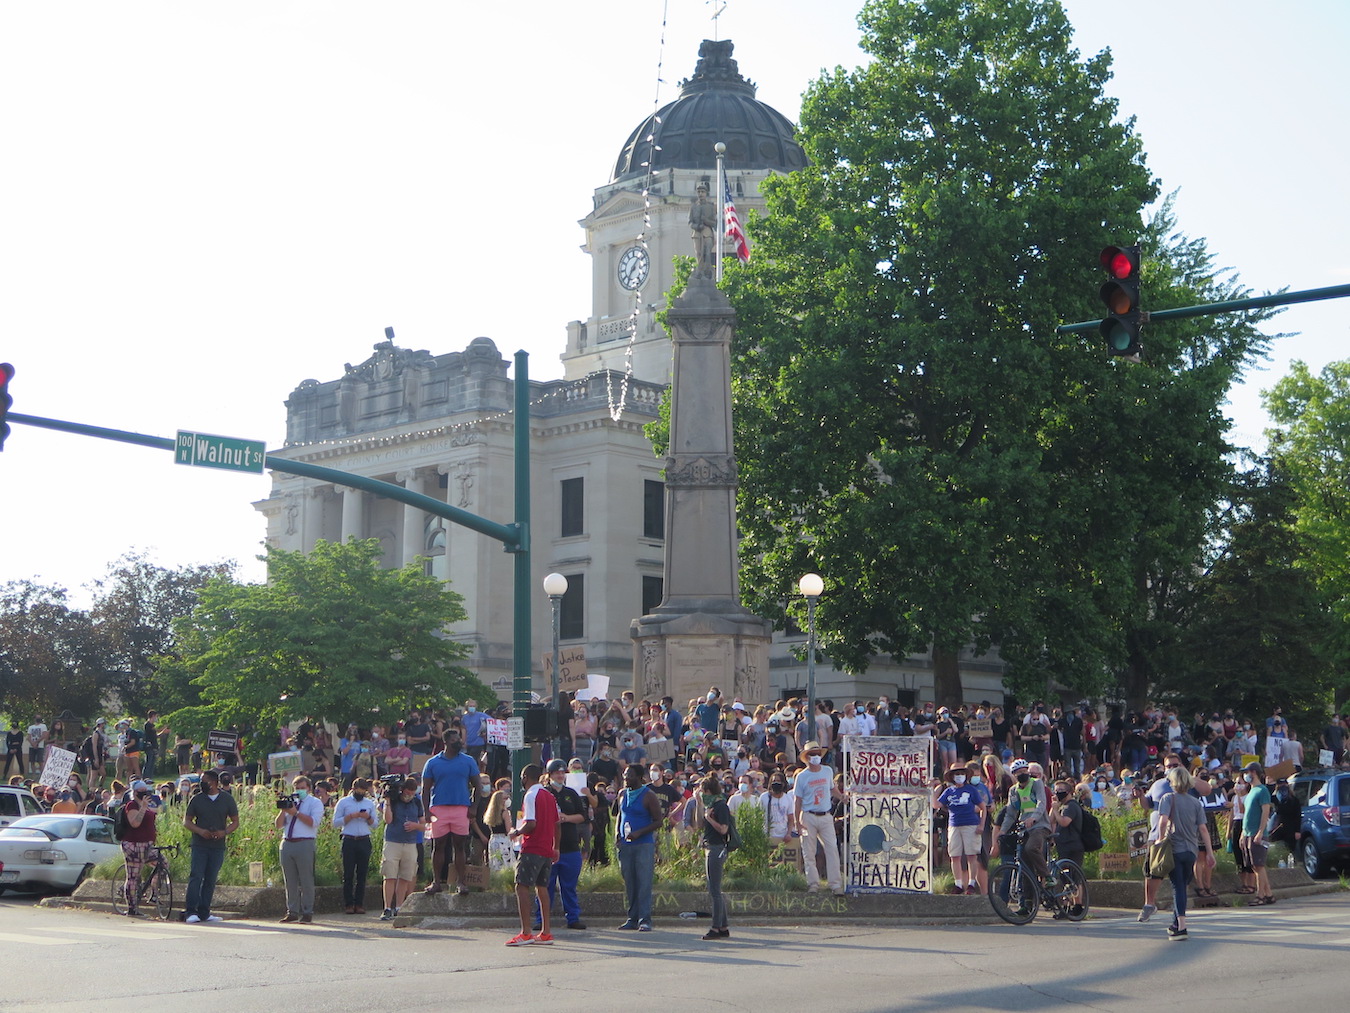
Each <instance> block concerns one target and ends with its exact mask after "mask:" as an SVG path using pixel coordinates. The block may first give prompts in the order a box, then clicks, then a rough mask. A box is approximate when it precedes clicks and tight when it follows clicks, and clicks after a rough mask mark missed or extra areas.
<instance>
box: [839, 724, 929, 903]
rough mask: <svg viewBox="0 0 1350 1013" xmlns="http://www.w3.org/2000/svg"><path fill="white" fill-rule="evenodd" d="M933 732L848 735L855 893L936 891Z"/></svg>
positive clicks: (851, 873) (847, 786)
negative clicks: (930, 781) (931, 779)
mask: <svg viewBox="0 0 1350 1013" xmlns="http://www.w3.org/2000/svg"><path fill="white" fill-rule="evenodd" d="M932 743H933V740H932V738H930V737H929V736H898V737H883V736H863V735H847V736H845V737H844V788H845V790H846V792H847V793H848V808H847V813H848V833H847V841H848V855H847V858H848V861H847V866H848V873H847V875H848V879H847V889H848V891H849V892H851V893H902V892H903V893H915V892H917V893H931V892H932V890H933V877H932V868H931V863H930V855H931V848H930V838H931V836H932V823H933V808H932V803H931V801H930V799H929V792H928V778H929V776H930V772H931V770H932V752H931V751H932Z"/></svg>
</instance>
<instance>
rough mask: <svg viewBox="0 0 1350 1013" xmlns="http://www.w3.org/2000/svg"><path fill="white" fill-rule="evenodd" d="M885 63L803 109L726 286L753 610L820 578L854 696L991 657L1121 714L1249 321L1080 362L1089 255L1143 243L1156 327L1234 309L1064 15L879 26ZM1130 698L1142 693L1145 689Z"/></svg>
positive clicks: (1176, 566)
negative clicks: (853, 675) (795, 136)
mask: <svg viewBox="0 0 1350 1013" xmlns="http://www.w3.org/2000/svg"><path fill="white" fill-rule="evenodd" d="M860 24H861V25H862V28H863V47H864V49H866V50H867V51H868V52H870V53H871V54H872V55H873V56H874V58H875V59H874V61H873V62H872V63H871V64H869V65H867V66H866V67H863V68H860V69H858V70H856V71H851V72H849V71H844V70H842V69H840V70H836V71H835V72H834V73H832V74H827V75H825V76H824V77H823V78H822V79H821V80H820V81H819V82H817V83H816V84H814V85H813V86H812V87H811V88H810V89H809V90H808V92H807V94H806V98H805V103H804V106H803V111H802V118H801V119H802V122H801V135H802V140H803V143H804V145H805V147H806V150H807V152H808V154H809V155H810V157H811V160H812V166H811V168H809V169H806V170H803V171H801V172H798V173H794V174H792V175H791V176H788V177H785V178H779V179H774V180H771V181H770V182H769V183H768V184H766V187H765V189H766V194H767V204H768V211H769V216H768V217H767V219H766V220H764V221H760V222H756V223H755V224H756V238H757V247H756V252H757V257H756V260H755V261H754V262H753V263H752V264H751V265H750V266H749V267H748V268H746V269H744V270H732V271H731V272H730V274H729V285H728V288H729V291H730V293H731V296H732V299H733V302H734V304H735V305H736V308H737V310H738V312H739V314H740V327H739V331H738V343H737V347H736V349H735V351H734V354H735V357H736V358H735V370H734V372H735V380H734V384H735V397H736V411H737V416H736V418H737V455H738V458H739V460H740V463H741V468H742V473H741V474H742V486H741V502H740V507H741V509H740V523H741V526H742V529H743V534H744V539H743V543H742V545H743V559H744V562H745V567H746V579H745V581H744V583H743V586H745V587H746V588H747V593H748V597H750V599H751V602H750V603H751V604H752V605H753V606H754V607H756V608H757V610H759V611H761V612H762V613H763V614H770V615H771V614H774V613H775V612H778V611H781V605H779V604H778V603H779V602H781V600H782V599H783V597H784V596H785V594H786V593H787V592H788V590H789V589H790V588H791V587H792V585H793V583H794V581H795V578H796V576H797V575H799V574H800V573H802V572H804V571H805V570H808V569H818V570H820V571H821V572H822V573H824V574H826V575H827V578H828V587H829V590H828V592H827V595H826V597H825V598H824V599H823V600H822V602H821V607H820V611H819V613H818V617H819V626H820V628H821V629H823V630H824V637H823V640H824V644H825V647H826V650H827V651H828V652H829V654H830V655H831V657H832V658H833V659H834V660H835V661H836V662H837V663H839V664H841V665H843V666H845V667H847V668H851V669H854V670H860V669H862V668H864V667H865V666H866V664H867V661H868V658H869V657H870V656H871V655H873V654H874V653H890V654H904V653H908V652H911V651H915V650H923V649H924V648H925V647H929V646H931V649H932V652H933V660H934V672H935V683H936V692H937V694H938V696H939V697H941V698H944V699H948V700H959V699H960V698H961V695H962V693H961V684H960V673H959V668H958V665H957V658H958V652H959V650H960V649H961V648H962V647H963V646H964V645H965V644H967V643H972V642H973V643H974V644H975V645H976V646H977V648H981V649H983V648H987V647H988V646H990V645H991V644H993V643H997V644H998V645H999V647H1000V650H1001V652H1002V655H1003V657H1004V659H1005V660H1006V661H1008V662H1009V665H1010V681H1011V684H1012V685H1013V687H1014V688H1017V689H1025V690H1027V691H1028V692H1031V691H1035V692H1042V691H1044V690H1045V688H1046V687H1047V685H1048V684H1049V683H1051V681H1052V680H1054V681H1056V682H1058V683H1059V684H1060V685H1062V686H1068V687H1072V688H1075V689H1079V690H1083V691H1093V690H1100V689H1102V688H1104V687H1106V686H1109V685H1111V684H1112V683H1114V682H1116V681H1117V671H1118V670H1120V669H1123V670H1124V672H1125V680H1124V681H1125V682H1126V683H1127V685H1128V688H1129V691H1130V693H1131V694H1132V695H1135V694H1140V695H1141V694H1142V693H1143V692H1145V691H1146V686H1147V682H1148V679H1149V678H1150V677H1151V675H1152V674H1153V671H1154V667H1152V666H1150V664H1149V657H1148V651H1149V650H1151V649H1153V646H1154V641H1155V640H1157V638H1158V637H1159V636H1160V635H1161V634H1160V630H1159V628H1158V627H1159V625H1160V624H1161V625H1165V624H1166V621H1167V620H1166V617H1165V616H1163V615H1162V614H1161V612H1160V610H1159V607H1158V602H1157V600H1156V598H1157V595H1158V592H1159V583H1158V581H1159V578H1160V577H1161V575H1164V574H1171V573H1174V572H1177V571H1178V570H1181V569H1184V567H1185V566H1186V565H1189V564H1190V563H1191V562H1193V561H1194V558H1195V553H1196V551H1197V546H1198V545H1199V544H1200V542H1201V541H1202V540H1203V536H1204V529H1205V523H1206V518H1207V515H1208V513H1209V511H1210V509H1211V507H1212V506H1213V504H1214V502H1215V501H1216V499H1217V498H1219V497H1221V496H1222V495H1223V494H1224V492H1225V491H1226V488H1227V487H1226V482H1227V481H1228V479H1229V478H1230V477H1231V466H1230V465H1229V464H1228V462H1227V461H1226V460H1225V454H1226V453H1227V452H1228V451H1229V450H1230V448H1229V446H1228V445H1227V443H1226V442H1225V440H1224V434H1225V433H1226V430H1227V428H1228V423H1227V421H1226V419H1224V417H1223V413H1222V411H1221V405H1222V403H1223V400H1224V397H1225V395H1226V392H1227V390H1228V387H1229V385H1230V384H1231V382H1232V380H1233V378H1234V377H1235V376H1236V375H1237V374H1238V373H1239V372H1240V370H1241V368H1242V366H1243V365H1244V364H1245V363H1247V362H1248V361H1250V359H1251V358H1252V357H1253V356H1254V355H1258V354H1259V353H1260V351H1261V348H1262V347H1263V342H1264V340H1265V339H1264V338H1263V337H1262V336H1261V335H1260V334H1259V332H1258V331H1257V330H1256V328H1255V326H1254V323H1255V320H1254V318H1246V319H1242V320H1237V321H1230V322H1227V323H1223V324H1219V323H1215V322H1213V321H1208V322H1196V321H1191V322H1189V323H1184V324H1181V325H1172V326H1168V327H1167V328H1163V327H1161V326H1159V327H1156V328H1154V329H1152V330H1150V332H1149V334H1148V336H1147V338H1146V355H1145V361H1144V362H1143V363H1139V364H1134V363H1128V362H1124V361H1122V360H1112V359H1110V357H1109V356H1108V355H1107V354H1106V353H1105V350H1104V348H1103V346H1102V344H1101V343H1100V342H1099V340H1098V339H1096V336H1095V335H1093V336H1089V337H1084V336H1079V335H1057V334H1056V333H1055V326H1056V325H1057V324H1058V323H1059V322H1061V321H1064V320H1080V319H1084V318H1090V317H1092V316H1098V315H1100V313H1099V312H1098V311H1099V309H1100V305H1099V304H1098V303H1097V302H1096V300H1095V299H1094V298H1093V294H1094V293H1095V291H1096V288H1097V286H1098V285H1099V283H1100V281H1101V280H1102V279H1101V278H1100V276H1099V271H1098V266H1097V264H1096V253H1097V251H1098V250H1100V249H1101V248H1102V247H1104V246H1106V245H1108V244H1110V243H1113V242H1114V243H1119V242H1126V241H1130V240H1133V239H1134V238H1136V237H1139V239H1140V241H1141V243H1142V245H1143V246H1144V248H1145V257H1146V271H1145V277H1144V281H1145V291H1146V295H1147V297H1148V299H1149V303H1148V304H1149V305H1150V306H1152V307H1160V306H1167V305H1184V304H1187V303H1189V302H1199V301H1205V300H1206V299H1210V298H1220V297H1225V296H1231V295H1235V294H1240V292H1239V290H1238V289H1237V287H1236V285H1235V284H1234V283H1233V282H1232V280H1231V279H1228V278H1225V277H1223V275H1222V272H1218V271H1216V270H1215V269H1214V267H1213V264H1212V262H1211V259H1210V257H1209V255H1208V253H1207V251H1206V250H1205V247H1204V244H1203V242H1200V241H1196V240H1190V239H1187V238H1186V237H1184V236H1181V235H1178V234H1177V233H1176V232H1175V224H1176V223H1175V220H1174V218H1173V216H1172V212H1171V206H1170V204H1169V203H1164V204H1163V205H1162V206H1161V207H1160V208H1159V210H1158V212H1157V213H1156V214H1155V215H1154V217H1153V219H1152V220H1151V221H1150V222H1148V223H1145V222H1144V221H1142V219H1141V214H1142V209H1143V208H1144V207H1145V205H1147V204H1148V203H1149V202H1150V201H1152V200H1153V199H1154V197H1155V196H1156V194H1157V190H1156V184H1155V181H1154V180H1152V179H1151V178H1150V176H1149V173H1148V171H1147V169H1146V167H1145V165H1144V159H1143V154H1142V149H1141V145H1140V141H1139V139H1138V137H1136V136H1135V134H1134V132H1133V123H1132V121H1131V122H1126V123H1121V122H1119V121H1118V119H1117V117H1116V106H1115V103H1114V102H1113V101H1112V100H1109V99H1108V98H1106V97H1105V95H1104V93H1103V85H1104V84H1105V82H1106V81H1107V80H1108V78H1109V68H1110V54H1109V53H1102V54H1099V55H1097V56H1095V57H1091V58H1089V59H1086V60H1083V59H1081V57H1080V55H1079V53H1078V52H1077V51H1076V50H1074V49H1073V47H1072V45H1071V41H1070V28H1069V25H1068V22H1067V20H1066V19H1065V16H1064V13H1063V11H1062V9H1061V8H1060V5H1059V4H1058V3H1057V2H1043V0H1011V2H1009V0H1003V2H993V0H935V2H930V3H915V2H904V0H874V2H872V3H869V4H867V5H866V7H865V8H864V9H863V12H862V14H861V15H860ZM1141 687H1143V688H1141Z"/></svg>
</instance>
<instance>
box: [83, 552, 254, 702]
mask: <svg viewBox="0 0 1350 1013" xmlns="http://www.w3.org/2000/svg"><path fill="white" fill-rule="evenodd" d="M233 569H234V566H233V564H232V563H213V564H205V565H198V566H186V567H180V568H178V569H167V568H165V567H161V566H155V565H154V564H153V563H151V562H150V561H149V560H148V559H146V557H145V555H144V553H132V554H128V555H125V556H123V557H122V558H121V559H119V560H117V561H116V562H115V563H113V564H112V565H111V566H110V567H109V568H108V573H107V575H106V576H105V577H104V578H103V579H102V580H100V581H97V582H96V583H95V585H94V595H95V597H94V605H93V608H92V609H91V610H90V618H91V619H92V621H93V623H94V626H95V628H96V629H97V630H98V633H99V635H100V637H101V638H102V640H103V643H104V649H105V651H106V663H105V664H106V668H107V671H108V686H107V688H108V689H109V690H111V691H112V692H113V693H115V694H116V696H117V697H118V699H119V701H120V705H121V707H122V708H123V709H124V710H125V711H126V712H127V713H130V714H144V713H145V711H146V710H147V709H149V708H150V707H152V706H155V705H159V704H161V701H159V700H158V699H157V696H158V691H157V689H156V687H155V672H156V670H157V662H156V659H158V658H162V657H174V656H176V655H177V644H176V641H175V634H174V622H175V621H176V620H178V619H180V618H182V617H183V616H187V615H189V614H190V613H191V612H192V609H193V608H194V607H195V606H196V604H197V599H198V595H199V594H200V592H201V589H202V588H203V587H204V586H205V585H206V583H207V581H208V580H210V579H212V578H213V577H225V576H228V575H229V574H230V573H231V572H233Z"/></svg>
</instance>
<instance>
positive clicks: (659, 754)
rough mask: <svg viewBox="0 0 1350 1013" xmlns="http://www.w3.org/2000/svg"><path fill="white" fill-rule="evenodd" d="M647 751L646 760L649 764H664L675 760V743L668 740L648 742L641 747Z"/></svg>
mask: <svg viewBox="0 0 1350 1013" xmlns="http://www.w3.org/2000/svg"><path fill="white" fill-rule="evenodd" d="M642 748H643V749H645V750H646V751H647V760H648V761H649V762H651V763H665V762H666V761H667V760H673V759H675V743H674V742H672V741H671V740H670V739H660V740H659V741H657V742H648V743H647V744H646V745H644V746H643V747H642Z"/></svg>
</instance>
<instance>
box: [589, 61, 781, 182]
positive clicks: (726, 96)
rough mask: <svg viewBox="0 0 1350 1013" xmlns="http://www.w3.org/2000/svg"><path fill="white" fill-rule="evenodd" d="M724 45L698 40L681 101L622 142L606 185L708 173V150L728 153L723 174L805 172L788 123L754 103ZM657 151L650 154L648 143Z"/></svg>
mask: <svg viewBox="0 0 1350 1013" xmlns="http://www.w3.org/2000/svg"><path fill="white" fill-rule="evenodd" d="M733 48H734V47H733V46H732V43H731V41H730V40H729V39H728V40H722V41H720V42H714V41H712V40H711V39H704V40H703V43H702V44H701V45H700V46H699V47H698V66H697V67H695V68H694V76H693V77H691V78H689V79H688V80H686V81H682V82H681V83H680V97H679V98H678V99H676V100H675V101H674V102H671V103H670V104H668V105H666V106H663V107H662V108H661V109H660V110H658V111H657V113H656V114H655V115H654V116H649V117H647V118H646V119H645V120H643V121H642V123H640V124H639V125H638V127H637V129H636V130H634V131H633V132H632V133H631V134H629V135H628V140H627V141H625V142H624V146H623V150H622V151H620V152H619V157H618V159H617V160H616V161H615V163H614V172H613V174H612V175H611V177H610V182H611V183H617V182H619V181H620V180H625V179H633V178H635V177H637V176H643V175H646V173H647V169H648V166H646V165H644V164H643V163H644V162H647V161H650V162H651V168H652V169H653V170H661V169H713V168H715V167H716V165H717V155H716V153H715V152H714V151H713V145H714V144H716V143H717V142H718V141H721V142H723V143H724V144H726V146H727V150H726V156H725V161H724V164H725V165H726V167H727V168H728V169H776V170H778V171H779V172H791V171H792V170H794V169H801V168H805V166H806V153H805V152H803V151H802V149H801V146H800V145H799V144H797V142H796V141H795V140H793V137H792V135H793V126H792V123H791V122H790V121H789V120H788V119H787V117H785V116H784V115H783V114H782V113H780V112H779V111H778V110H777V109H774V108H773V107H772V106H768V105H765V104H764V103H763V102H760V101H758V100H757V99H756V98H755V86H754V85H753V84H752V83H751V82H749V81H747V80H746V79H745V78H743V77H741V75H740V71H739V70H738V69H737V67H736V61H735V60H733V59H732V58H731V51H732V49H733ZM653 137H654V139H655V144H656V148H657V150H656V151H654V152H653V151H652V143H653V141H652V138H653Z"/></svg>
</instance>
